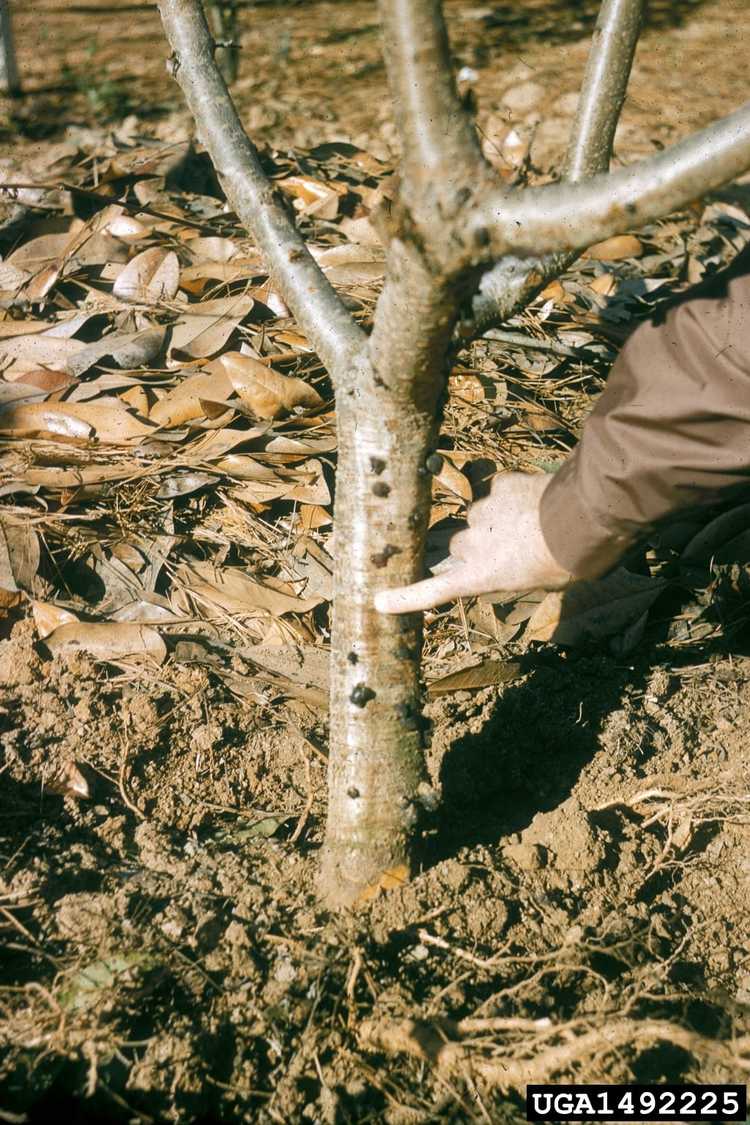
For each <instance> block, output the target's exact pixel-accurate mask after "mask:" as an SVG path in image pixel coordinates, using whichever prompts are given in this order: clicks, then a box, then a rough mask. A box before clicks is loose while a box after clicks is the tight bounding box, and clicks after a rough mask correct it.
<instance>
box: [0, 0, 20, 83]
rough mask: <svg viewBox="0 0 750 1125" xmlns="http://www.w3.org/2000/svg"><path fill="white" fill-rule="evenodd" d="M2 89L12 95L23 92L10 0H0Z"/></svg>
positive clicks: (0, 73) (0, 81)
mask: <svg viewBox="0 0 750 1125" xmlns="http://www.w3.org/2000/svg"><path fill="white" fill-rule="evenodd" d="M0 90H3V91H4V92H5V93H6V94H10V96H11V97H16V96H17V95H18V94H20V93H21V83H20V80H19V77H18V67H17V65H16V49H15V44H14V42H13V25H12V24H11V22H10V6H9V0H0Z"/></svg>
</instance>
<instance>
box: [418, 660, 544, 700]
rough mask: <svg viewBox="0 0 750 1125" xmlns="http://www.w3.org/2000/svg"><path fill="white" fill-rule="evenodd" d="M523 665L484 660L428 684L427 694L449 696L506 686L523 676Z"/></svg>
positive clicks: (507, 661) (504, 661)
mask: <svg viewBox="0 0 750 1125" xmlns="http://www.w3.org/2000/svg"><path fill="white" fill-rule="evenodd" d="M521 674H522V673H521V665H520V664H517V663H514V662H512V661H509V660H483V661H482V663H481V664H475V665H474V666H473V667H471V668H463V669H462V670H461V671H460V672H451V673H450V675H447V676H441V677H440V679H438V680H432V681H431V682H430V683H428V684H427V694H428V695H432V696H438V695H448V694H449V692H452V691H472V690H477V689H479V688H485V687H494V686H495V685H496V684H506V683H508V682H509V681H510V680H515V679H517V678H518V677H519V676H520V675H521Z"/></svg>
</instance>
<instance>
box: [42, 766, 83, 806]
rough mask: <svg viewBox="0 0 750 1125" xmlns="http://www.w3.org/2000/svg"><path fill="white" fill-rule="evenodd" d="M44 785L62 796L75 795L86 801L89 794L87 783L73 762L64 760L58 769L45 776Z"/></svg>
mask: <svg viewBox="0 0 750 1125" xmlns="http://www.w3.org/2000/svg"><path fill="white" fill-rule="evenodd" d="M45 786H46V788H47V789H51V790H52V792H53V793H59V794H60V796H62V797H76V798H77V799H78V800H83V801H86V800H88V799H89V797H90V796H91V789H90V788H89V783H88V781H87V780H86V778H85V777H84V776H83V774H82V773H81V771H80V769H79V767H78V766H77V765H76V763H75V762H65V763H64V764H63V765H62V766H61V767H60V769H58V770H57V771H56V772H55V773H53V774H51V775H50V776H49V777H47V778H45Z"/></svg>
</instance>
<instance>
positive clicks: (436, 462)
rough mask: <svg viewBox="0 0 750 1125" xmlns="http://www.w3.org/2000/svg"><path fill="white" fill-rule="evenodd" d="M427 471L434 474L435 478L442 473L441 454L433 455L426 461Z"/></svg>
mask: <svg viewBox="0 0 750 1125" xmlns="http://www.w3.org/2000/svg"><path fill="white" fill-rule="evenodd" d="M425 467H426V468H427V471H428V472H430V473H433V474H434V475H435V476H437V474H438V473H439V472H440V470H441V469H442V467H443V458H442V457H441V456H440V454H439V453H431V454H430V456H429V457H428V458H427V460H426V461H425Z"/></svg>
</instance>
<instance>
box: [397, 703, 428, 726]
mask: <svg viewBox="0 0 750 1125" xmlns="http://www.w3.org/2000/svg"><path fill="white" fill-rule="evenodd" d="M396 714H397V715H398V717H399V719H400V720H401V725H402V726H403V727H404V728H405V729H406V730H419V729H420V727H421V725H422V722H421V715H420V713H419V708H418V707H417V706H416V705H415V704H414V703H397V704H396Z"/></svg>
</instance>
